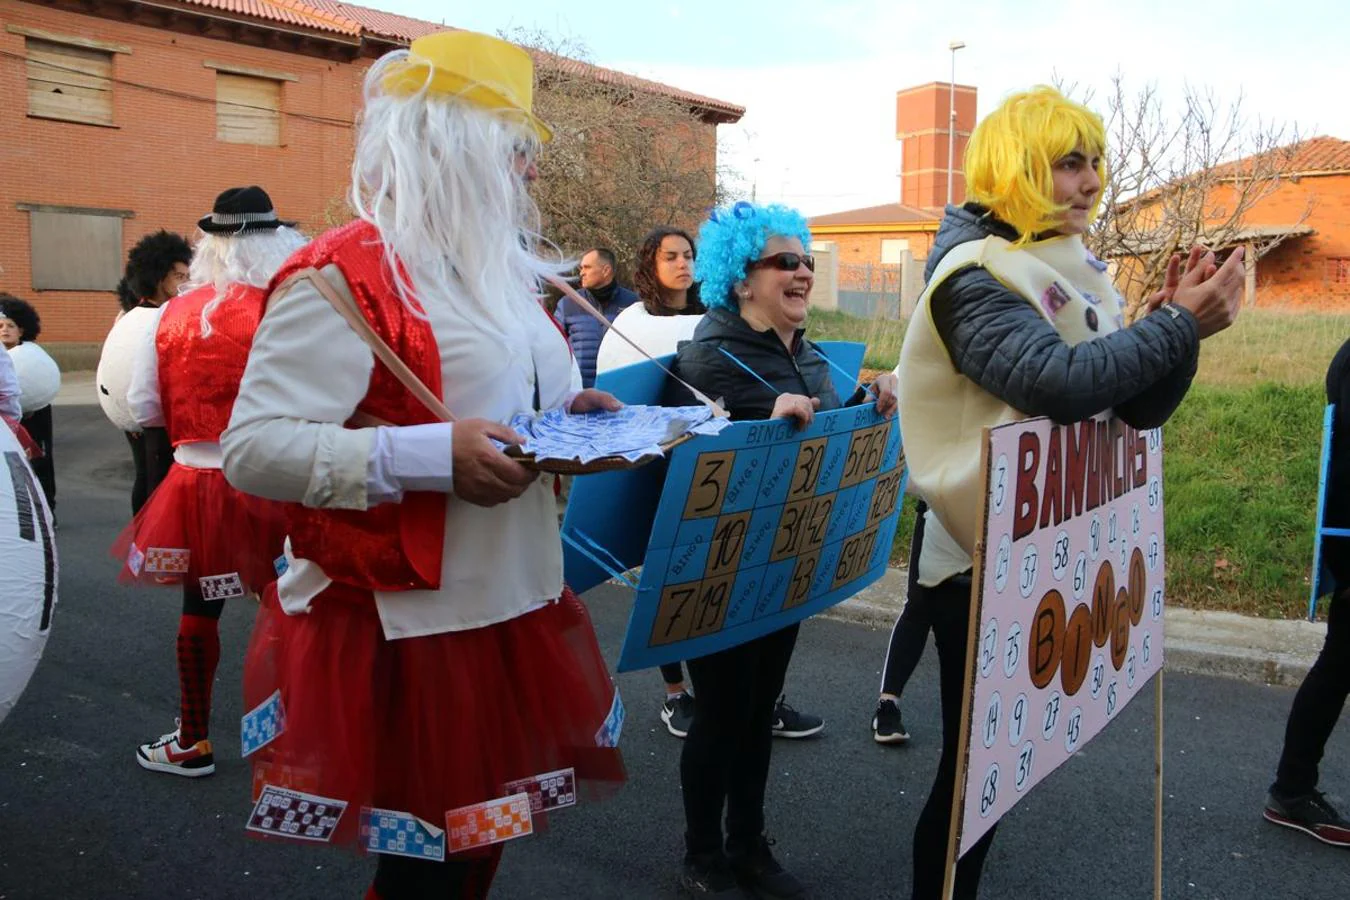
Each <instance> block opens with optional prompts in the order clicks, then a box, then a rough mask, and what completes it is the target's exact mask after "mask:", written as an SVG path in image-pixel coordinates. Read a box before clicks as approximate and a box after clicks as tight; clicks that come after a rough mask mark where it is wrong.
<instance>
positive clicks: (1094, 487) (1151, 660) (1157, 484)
mask: <svg viewBox="0 0 1350 900" xmlns="http://www.w3.org/2000/svg"><path fill="white" fill-rule="evenodd" d="M1162 458H1163V457H1162V432H1161V430H1160V429H1153V430H1150V431H1137V430H1135V429H1134V428H1131V427H1130V426H1128V425H1126V424H1125V423H1124V422H1123V421H1121V420H1120V419H1118V418H1115V417H1114V416H1112V415H1109V414H1103V415H1100V416H1096V417H1093V418H1091V419H1087V420H1085V421H1082V422H1078V423H1075V424H1073V425H1056V424H1054V423H1053V422H1051V421H1050V420H1049V419H1045V418H1039V419H1028V420H1025V421H1021V422H1014V423H1011V424H1008V425H1003V426H1000V427H998V428H994V429H991V430H990V431H989V432H988V448H987V453H986V454H985V460H984V464H985V478H986V482H985V483H986V485H987V486H988V492H987V494H986V509H985V515H984V530H983V543H982V544H981V545H980V546H979V547H977V552H976V561H975V570H974V571H975V579H974V582H975V587H974V592H975V595H976V596H975V606H974V615H973V618H974V619H975V621H976V623H977V624H976V625H975V627H974V629H973V630H972V633H971V640H972V641H973V642H974V645H973V648H972V649H973V652H972V653H971V654H970V659H971V667H970V670H969V671H968V672H967V690H966V698H967V700H966V703H967V708H966V713H965V721H964V724H965V731H966V748H967V752H966V754H965V759H966V770H965V780H964V785H963V799H959V800H958V801H957V802H958V804H959V805H960V806H961V808H962V813H961V816H960V843H959V849H958V855H960V854H964V853H965V852H966V851H967V850H968V849H969V848H970V847H971V846H972V845H973V844H974V843H975V842H976V841H978V840H979V839H980V837H982V836H983V835H984V834H985V832H987V831H988V830H989V829H990V828H991V827H993V825H994V823H995V822H997V821H998V820H999V819H1000V818H1001V817H1002V816H1003V815H1004V814H1005V813H1007V812H1008V810H1010V809H1012V807H1013V806H1014V805H1015V804H1016V803H1017V802H1018V801H1019V800H1021V799H1022V798H1023V797H1025V796H1026V795H1027V792H1029V791H1030V790H1031V789H1032V788H1033V787H1034V786H1035V785H1036V784H1037V783H1038V782H1040V781H1041V779H1043V778H1045V777H1046V776H1047V775H1049V774H1050V773H1051V772H1053V771H1054V770H1055V769H1057V768H1059V766H1060V765H1061V764H1062V763H1063V762H1064V761H1065V760H1067V759H1068V758H1069V757H1070V756H1072V755H1073V754H1074V753H1076V752H1078V750H1079V749H1081V748H1082V747H1083V746H1084V745H1086V744H1087V743H1088V741H1090V740H1092V739H1093V738H1094V737H1096V735H1097V734H1098V732H1100V731H1101V730H1102V729H1103V728H1105V727H1106V726H1107V725H1108V724H1109V723H1110V722H1111V720H1112V719H1114V718H1115V717H1116V716H1118V715H1120V711H1121V710H1122V709H1124V708H1125V704H1127V703H1129V702H1130V700H1131V699H1133V698H1134V697H1135V695H1136V694H1138V692H1139V691H1140V690H1141V689H1143V687H1144V685H1145V684H1146V683H1147V682H1148V680H1149V679H1150V678H1152V677H1153V675H1154V674H1155V673H1157V672H1159V671H1161V670H1162V664H1163V599H1164V589H1163V493H1162V491H1163V479H1162ZM961 796H962V795H958V797H961Z"/></svg>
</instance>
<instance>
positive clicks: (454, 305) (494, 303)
mask: <svg viewBox="0 0 1350 900" xmlns="http://www.w3.org/2000/svg"><path fill="white" fill-rule="evenodd" d="M407 57H408V52H407V51H395V52H393V53H388V54H386V55H385V56H383V57H381V58H380V59H379V60H378V61H377V62H376V63H375V64H374V65H372V66H371V67H370V71H369V72H368V73H367V74H366V79H365V108H364V111H363V113H362V115H361V121H360V126H359V131H358V134H357V139H356V154H355V159H354V161H353V164H352V191H351V204H352V207H353V209H354V210H355V211H356V214H357V215H359V216H360V217H361V218H362V219H364V220H365V221H367V222H369V223H370V224H371V225H373V226H374V227H375V228H376V229H377V230H378V231H379V233H380V238H381V240H382V242H383V244H384V253H385V258H386V260H387V262H388V263H389V267H390V269H391V271H392V272H393V273H394V278H395V281H396V287H397V289H398V292H399V296H400V298H401V299H402V301H403V303H404V304H405V306H407V307H408V309H409V310H410V311H412V312H413V313H414V314H415V315H418V316H422V317H424V318H425V315H426V314H425V311H424V310H425V309H426V308H427V307H429V306H430V305H431V304H436V303H447V304H449V307H450V309H451V310H452V311H453V312H454V314H455V315H456V317H457V318H460V319H462V320H463V321H464V322H465V323H466V324H468V325H469V326H470V327H473V328H476V329H479V330H481V331H483V332H485V333H487V334H488V335H490V336H492V337H495V338H498V339H500V340H502V341H503V342H504V347H505V348H506V349H508V350H509V349H513V348H515V347H517V346H519V345H520V344H519V341H518V340H517V338H518V337H519V335H520V334H521V330H522V323H523V322H525V321H528V317H529V316H530V315H538V314H539V310H538V308H537V307H538V290H539V284H540V280H541V279H542V278H543V277H545V276H547V275H557V274H560V273H563V272H565V271H567V270H568V269H569V268H570V265H569V263H568V262H567V261H566V260H564V259H562V254H561V253H558V254H557V255H556V256H555V257H554V258H553V259H546V258H544V257H542V256H539V255H538V254H537V253H536V251H535V248H536V247H538V246H540V245H541V244H543V243H545V242H544V241H543V239H542V238H541V237H540V234H539V228H540V225H539V209H538V207H536V206H535V204H534V201H533V200H532V199H531V198H530V195H529V193H528V192H527V190H526V187H527V185H526V182H525V179H524V177H522V175H521V174H520V172H519V171H517V158H518V156H519V155H520V154H522V153H523V154H524V155H525V158H527V159H532V158H533V155H534V153H535V152H536V150H537V149H538V148H537V139H536V138H535V137H534V135H533V133H532V132H531V131H530V130H529V129H528V128H527V127H526V125H525V124H524V122H522V121H512V120H510V119H509V118H507V117H504V116H501V115H496V114H494V113H491V112H487V111H484V110H481V109H479V108H477V107H475V106H472V105H470V104H468V103H466V102H464V101H462V100H460V99H458V98H454V97H443V96H434V95H428V93H427V91H426V88H425V87H423V88H422V89H421V90H420V91H418V92H417V93H415V94H413V95H411V96H406V97H405V96H391V95H389V94H387V93H385V90H384V77H385V75H386V73H387V71H388V69H389V67H390V66H391V65H393V64H395V63H401V62H402V61H403V60H405V59H406V58H407ZM429 77H430V69H428V78H429ZM399 263H402V268H400V266H399Z"/></svg>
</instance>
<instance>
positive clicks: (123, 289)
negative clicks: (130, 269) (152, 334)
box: [117, 275, 141, 310]
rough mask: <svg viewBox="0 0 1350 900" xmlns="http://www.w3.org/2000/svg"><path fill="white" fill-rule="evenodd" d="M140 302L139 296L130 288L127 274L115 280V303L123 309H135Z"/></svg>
mask: <svg viewBox="0 0 1350 900" xmlns="http://www.w3.org/2000/svg"><path fill="white" fill-rule="evenodd" d="M140 303H141V298H140V297H137V296H136V292H135V291H133V290H132V289H131V282H130V280H128V279H127V276H125V275H123V276H122V279H121V280H120V281H118V282H117V304H118V305H119V306H121V307H122V309H123V310H131V309H135V308H136V307H137V306H139V305H140Z"/></svg>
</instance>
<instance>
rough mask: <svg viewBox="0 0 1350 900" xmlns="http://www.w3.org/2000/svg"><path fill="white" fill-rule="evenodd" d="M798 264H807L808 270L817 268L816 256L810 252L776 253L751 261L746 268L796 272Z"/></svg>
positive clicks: (747, 269) (748, 270) (749, 269)
mask: <svg viewBox="0 0 1350 900" xmlns="http://www.w3.org/2000/svg"><path fill="white" fill-rule="evenodd" d="M798 266H806V268H807V271H809V272H814V271H815V270H816V258H815V257H814V256H812V255H811V254H809V253H792V252H787V253H775V254H773V255H772V256H765V257H763V258H761V259H757V260H754V261H753V262H751V263H749V264H748V265H747V266H746V267H745V270H746V271H747V272H750V271H753V270H754V269H778V270H779V271H780V272H795V271H797V267H798Z"/></svg>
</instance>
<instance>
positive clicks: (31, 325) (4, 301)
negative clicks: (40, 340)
mask: <svg viewBox="0 0 1350 900" xmlns="http://www.w3.org/2000/svg"><path fill="white" fill-rule="evenodd" d="M0 318H5V319H9V320H11V321H12V322H13V323H14V324H15V325H18V326H19V332H20V336H19V343H20V344H22V343H24V342H26V341H35V340H37V336H38V335H39V334H41V333H42V318H41V317H40V316H38V314H37V310H36V309H33V307H32V305H30V304H29V303H27V302H26V301H23V300H20V299H19V298H18V297H15V296H14V295H13V294H0Z"/></svg>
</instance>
